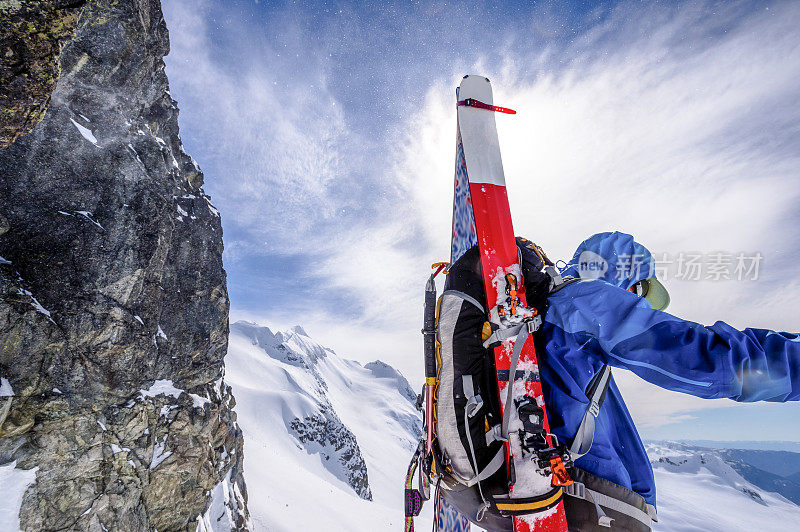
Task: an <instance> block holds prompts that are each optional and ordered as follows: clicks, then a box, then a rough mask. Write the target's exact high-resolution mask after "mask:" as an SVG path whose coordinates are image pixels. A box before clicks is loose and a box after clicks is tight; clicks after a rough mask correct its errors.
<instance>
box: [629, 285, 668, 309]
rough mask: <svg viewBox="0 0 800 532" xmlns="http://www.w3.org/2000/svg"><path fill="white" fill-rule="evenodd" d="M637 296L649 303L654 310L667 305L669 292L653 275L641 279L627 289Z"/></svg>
mask: <svg viewBox="0 0 800 532" xmlns="http://www.w3.org/2000/svg"><path fill="white" fill-rule="evenodd" d="M628 290H629V291H630V292H633V293H634V294H636V295H637V296H639V297H642V298H644V299H646V300H647V302H648V303H650V306H651V307H653V308H654V309H656V310H664V309H666V308H667V307H668V306H669V301H670V299H669V292H667V289H666V288H665V287H664V285H663V284H661V281H659V280H658V279H656V278H655V277H651V278H649V279H643V280H641V281H639V282H638V283H636V284H634V285H633V286H631V287H630V288H629V289H628Z"/></svg>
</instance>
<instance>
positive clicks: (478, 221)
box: [451, 76, 567, 532]
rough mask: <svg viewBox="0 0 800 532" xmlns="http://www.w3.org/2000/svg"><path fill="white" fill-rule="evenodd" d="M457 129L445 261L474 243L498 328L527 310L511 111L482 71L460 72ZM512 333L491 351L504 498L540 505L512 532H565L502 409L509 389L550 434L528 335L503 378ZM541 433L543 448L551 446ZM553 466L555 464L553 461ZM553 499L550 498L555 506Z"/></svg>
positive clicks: (549, 492) (547, 478) (559, 507)
mask: <svg viewBox="0 0 800 532" xmlns="http://www.w3.org/2000/svg"><path fill="white" fill-rule="evenodd" d="M457 102H458V128H457V145H456V175H455V194H454V203H453V238H452V250H451V263H454V262H455V261H456V260H458V258H459V257H460V256H461V255H463V254H464V252H466V251H467V250H468V249H470V248H471V247H473V246H474V245H475V244H477V245H478V246H479V250H480V256H481V267H482V270H483V280H484V287H485V289H486V298H487V308H488V309H490V321H491V322H492V323H493V324H495V325H497V326H498V327H500V328H507V327H509V326H513V325H514V324H521V323H524V322H526V321H530V320H531V318H533V317H534V313H533V312H532V311H531V309H529V308H528V307H526V300H525V284H524V280H523V276H522V271H521V268H520V265H519V262H518V261H519V259H518V252H517V245H516V240H515V238H514V229H513V226H512V223H511V211H510V208H509V204H508V196H507V194H506V183H505V176H504V173H503V163H502V160H501V158H500V144H499V141H498V137H497V127H496V124H495V112H503V113H511V114H513V111H511V110H510V109H506V108H502V107H497V106H495V105H494V102H493V97H492V87H491V84H490V83H489V80H488V79H487V78H485V77H482V76H465V77H464V79H463V80H462V81H461V85H460V86H459V88H458V92H457ZM515 339H516V338H515V337H511V338H509V339H507V340H504V341H503V342H502V343H501V344H500V346H498V347H495V348H494V357H495V366H496V370H497V375H498V390H499V392H500V402H501V405H503V407H504V412H505V413H507V414H509V415H508V419H509V420H508V422H507V423H508V425H507V427H508V440H509V441H508V442H507V443H506V460H507V462H506V464H507V466H508V470H509V471H510V474H509V476H510V477H511V478H510V479H509V484H510V499H512V500H514V499H528V500H531V501H536V502H531V508H546V509H545V510H543V511H538V512H536V513H531V514H527V515H518V516H515V517H514V518H513V519H514V530H515V532H556V531H560V532H566V531H567V521H566V517H565V514H564V504H563V502H561V501H560V498H561V489H560V487H558V486H555V487H554V485H553V484H557V482H553V481H552V475H545V474H542V469H541V467H540V466H539V465H537V461H536V459H535V458H534V459H531V456H530V454H529V453H528V455H527V456H524V457H523V446H522V441H521V439H520V437H519V436H518V432H519V429H521V428H522V427H523V425H522V422H521V421H520V418H519V414H518V412H517V408H516V407H514V405H513V404H512V406H511V408H506V407H505V402H506V398H507V393H508V389H507V386H512V396H511V397H512V400H513V401H518V400H520V399H522V398H524V397H526V396H527V397H528V398H533V399H535V402H536V405H538V407H539V408H541V409H542V410H541V413H542V416H541V417H542V420H541V425H542V428H543V429H544V430H545V431H546V432H549V424H548V421H547V415H546V412H545V411H544V409H545V405H544V398H543V396H542V385H541V382H540V380H539V369H538V365H537V361H536V351H535V348H534V344H533V341H532V340H530V339H529V340H528V341H525V343H524V345H523V347H522V351H521V353H520V354H519V359H518V363H517V365H516V371H514V375H510V374H509V373H510V369H511V368H510V366H511V363H512V360H511V359H512V353H513V351H514V345H515ZM547 438H548V441H547V443H548V445H549V444H551V442H550V440H549V436H548V437H547ZM555 465H560V464H555ZM556 501H557V503H556Z"/></svg>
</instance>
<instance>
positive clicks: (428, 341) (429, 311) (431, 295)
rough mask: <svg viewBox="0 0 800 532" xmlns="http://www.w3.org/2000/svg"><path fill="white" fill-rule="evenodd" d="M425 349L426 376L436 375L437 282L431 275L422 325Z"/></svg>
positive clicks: (430, 377)
mask: <svg viewBox="0 0 800 532" xmlns="http://www.w3.org/2000/svg"><path fill="white" fill-rule="evenodd" d="M422 335H423V337H424V349H425V378H426V379H433V378H435V377H436V284H435V283H434V281H433V276H432V275H431V277H430V279H428V283H427V284H426V285H425V318H424V322H423V326H422Z"/></svg>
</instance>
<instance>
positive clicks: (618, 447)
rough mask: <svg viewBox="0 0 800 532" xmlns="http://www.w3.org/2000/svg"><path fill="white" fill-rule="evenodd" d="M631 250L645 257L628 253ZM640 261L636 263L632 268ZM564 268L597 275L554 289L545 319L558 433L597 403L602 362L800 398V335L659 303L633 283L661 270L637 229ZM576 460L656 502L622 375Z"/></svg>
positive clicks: (666, 378)
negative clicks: (686, 315)
mask: <svg viewBox="0 0 800 532" xmlns="http://www.w3.org/2000/svg"><path fill="white" fill-rule="evenodd" d="M587 250H590V251H591V253H589V254H586V253H585V252H586V251H587ZM592 253H595V254H596V255H598V256H600V257H602V258H603V259H604V260H605V261H606V263H607V264H605V265H601V266H600V267H599V268H598V267H592V268H586V267H585V266H586V261H585V260H584V263H583V264H581V263H580V260H581V257H583V259H586V257H587V256H589V257H593V256H594V255H592ZM630 255H641V257H640V258H638V259H635V260H634V261H631V260H629V259H626V258H625V257H626V256H630ZM632 262H633V263H637V264H636V267H634V268H628V266H630V264H631V263H632ZM622 263H624V267H621V264H622ZM626 269H628V270H629V272H627V273H626V272H625V270H626ZM563 274H565V275H572V276H574V277H580V276H581V275H583V277H587V276H588V277H593V278H592V279H584V280H581V281H579V282H574V283H572V284H569V285H567V286H565V287H564V288H562V289H561V290H559V291H557V292H555V293H554V294H552V295H551V296H550V298H549V309H548V310H547V313H546V315H545V321H544V324H543V326H542V332H543V336H544V339H545V342H546V349H545V353H541V354H540V356H539V367H540V372H541V376H542V383H543V387H544V395H545V404H547V405H548V416H549V418H550V428H551V430H552V432H554V433H555V434H556V435H557V436H558V437H559V439H562V440H564V441H567V442H570V441H572V439H573V437H574V436H575V433H576V432H577V430H578V426H579V424H580V422H581V419H582V417H583V414H584V412H585V411H586V405H587V404H588V400H587V398H586V395H585V393H584V390H585V389H586V387H587V385H588V384H589V381H590V380H591V379H592V377H593V376H594V375H595V374H596V373H597V372H598V371H599V370H600V369H601V368H602V366H603V364H608V365H610V366H613V367H618V368H624V369H627V370H630V371H632V372H633V373H635V374H636V375H638V376H640V377H641V378H643V379H645V380H647V381H648V382H651V383H653V384H656V385H658V386H660V387H662V388H666V389H669V390H674V391H677V392H683V393H687V394H690V395H694V396H697V397H704V398H709V399H712V398H721V397H727V398H730V399H733V400H735V401H792V400H798V399H800V336H798V335H796V334H787V333H778V332H774V331H768V330H764V329H745V330H743V331H739V330H737V329H734V328H733V327H731V326H729V325H727V324H726V323H723V322H721V321H720V322H717V323H715V324H714V325H712V326H710V327H706V326H703V325H701V324H699V323H693V322H690V321H686V320H683V319H680V318H678V317H675V316H673V315H671V314H668V313H666V312H661V311H658V310H654V309H653V308H652V307H651V306H650V304H649V303H648V302H647V301H646V300H644V299H643V298H641V297H639V296H637V295H635V294H633V293H631V292H629V291H628V290H627V289H628V288H629V287H631V286H633V285H634V284H635V283H636V282H637V281H639V280H642V279H646V278H650V277H654V263H653V261H652V257H651V255H650V253H649V252H648V251H647V250H646V249H644V248H643V247H642V246H640V245H639V244H638V243H636V242H634V240H633V238H632V237H631V236H630V235H625V234H623V233H601V234H599V235H595V236H594V237H592V238H590V239H589V240H587V241H585V242H583V243H582V244H581V246H580V247H579V248H578V251H577V252H576V253H575V257H574V258H573V261H572V263H571V264H569V265H568V266H567V268H566V269H564V271H563ZM576 465H577V466H579V467H581V468H583V469H585V470H587V471H589V472H591V473H594V474H595V475H598V476H600V477H603V478H606V479H608V480H611V481H612V482H616V483H617V484H620V485H622V486H625V487H627V488H629V489H632V490H633V491H636V492H637V493H639V494H641V495H642V496H643V497H644V498H645V500H646V501H647V502H648V503H650V504H652V505H654V506H655V503H656V496H655V495H656V492H655V481H654V479H653V470H652V468H651V466H650V461H649V460H648V458H647V454H646V453H645V450H644V446H643V445H642V441H641V439H640V438H639V434H638V432H637V431H636V427H635V426H634V424H633V420H632V419H631V416H630V414H629V413H628V409H627V408H626V406H625V402H624V401H623V400H622V396H621V395H620V392H619V389H618V388H617V386H616V384H615V383H614V382H613V379H612V382H611V384H610V386H609V389H608V394H607V396H606V400H605V403H604V404H603V406H602V408H601V411H600V414H599V416H598V418H597V423H596V428H595V437H594V443H593V445H592V448H591V449H590V451H589V453H588V454H586V455H585V456H583V457H581V458H579V459H578V460H577V461H576Z"/></svg>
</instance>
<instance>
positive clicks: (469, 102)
mask: <svg viewBox="0 0 800 532" xmlns="http://www.w3.org/2000/svg"><path fill="white" fill-rule="evenodd" d="M458 105H463V106H464V107H477V108H478V109H486V110H487V111H494V112H496V113H505V114H507V115H515V114H517V112H516V111H515V110H513V109H509V108H508V107H500V106H498V105H489V104H488V103H483V102H481V101H479V100H476V99H475V98H467V99H466V100H460V101H459V102H458Z"/></svg>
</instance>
